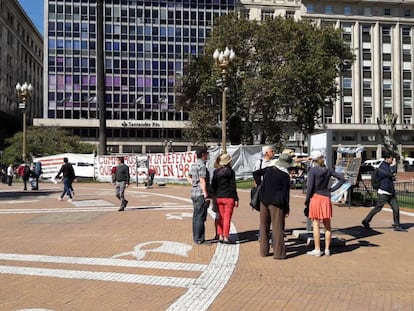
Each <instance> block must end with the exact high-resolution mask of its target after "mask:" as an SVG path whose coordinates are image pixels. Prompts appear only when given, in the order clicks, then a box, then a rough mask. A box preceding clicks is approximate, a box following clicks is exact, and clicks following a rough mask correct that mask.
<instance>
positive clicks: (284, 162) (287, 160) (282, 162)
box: [268, 153, 292, 168]
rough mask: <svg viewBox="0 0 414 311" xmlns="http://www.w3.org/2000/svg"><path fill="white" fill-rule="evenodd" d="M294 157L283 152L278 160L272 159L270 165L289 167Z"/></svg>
mask: <svg viewBox="0 0 414 311" xmlns="http://www.w3.org/2000/svg"><path fill="white" fill-rule="evenodd" d="M291 163H292V157H291V156H290V155H288V154H286V153H281V154H280V155H279V158H278V159H277V160H271V161H270V162H269V165H268V166H277V167H284V168H288V167H291V165H290V164H291Z"/></svg>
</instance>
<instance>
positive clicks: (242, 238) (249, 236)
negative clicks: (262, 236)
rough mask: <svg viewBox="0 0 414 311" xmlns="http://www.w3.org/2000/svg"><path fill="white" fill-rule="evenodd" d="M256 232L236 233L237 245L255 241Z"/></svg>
mask: <svg viewBox="0 0 414 311" xmlns="http://www.w3.org/2000/svg"><path fill="white" fill-rule="evenodd" d="M257 236H258V231H257V230H250V231H245V232H238V233H237V240H238V241H239V244H242V243H248V242H253V241H257V240H258V239H257Z"/></svg>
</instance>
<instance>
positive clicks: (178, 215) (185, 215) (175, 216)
mask: <svg viewBox="0 0 414 311" xmlns="http://www.w3.org/2000/svg"><path fill="white" fill-rule="evenodd" d="M165 216H166V217H167V219H168V220H171V219H178V220H183V219H184V218H191V217H193V214H192V213H171V214H165Z"/></svg>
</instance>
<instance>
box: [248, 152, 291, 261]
mask: <svg viewBox="0 0 414 311" xmlns="http://www.w3.org/2000/svg"><path fill="white" fill-rule="evenodd" d="M291 162H292V157H290V156H289V155H288V154H281V155H280V156H279V159H278V160H272V161H270V163H269V164H268V166H267V167H266V168H263V169H261V170H257V171H255V172H253V175H254V178H255V179H257V180H259V181H261V183H260V185H261V186H260V194H259V196H260V237H268V236H269V232H270V225H272V244H273V258H275V259H286V247H285V237H284V230H285V218H286V217H288V216H289V211H290V206H289V204H290V175H289V173H288V172H287V168H288V167H290V164H291ZM259 246H260V256H262V257H266V256H269V255H270V253H269V248H270V245H269V239H266V238H260V239H259Z"/></svg>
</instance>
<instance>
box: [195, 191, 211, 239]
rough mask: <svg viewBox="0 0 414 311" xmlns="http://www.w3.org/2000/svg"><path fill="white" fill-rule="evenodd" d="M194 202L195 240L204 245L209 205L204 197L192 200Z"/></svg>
mask: <svg viewBox="0 0 414 311" xmlns="http://www.w3.org/2000/svg"><path fill="white" fill-rule="evenodd" d="M191 199H192V200H193V240H194V242H196V243H202V242H204V240H205V224H204V223H205V221H206V219H207V208H208V205H207V203H206V200H205V199H204V196H202V195H201V196H198V197H194V198H191Z"/></svg>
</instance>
